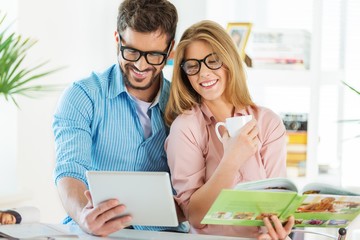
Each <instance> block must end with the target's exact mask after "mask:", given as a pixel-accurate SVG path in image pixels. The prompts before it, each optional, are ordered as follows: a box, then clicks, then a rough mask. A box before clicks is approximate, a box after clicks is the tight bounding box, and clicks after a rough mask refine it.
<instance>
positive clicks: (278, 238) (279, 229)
mask: <svg viewBox="0 0 360 240" xmlns="http://www.w3.org/2000/svg"><path fill="white" fill-rule="evenodd" d="M270 218H271V221H270V219H269V218H268V217H265V218H264V219H263V221H264V224H265V227H266V229H267V233H262V234H260V235H259V236H258V240H286V239H290V238H289V237H288V235H289V234H290V233H291V229H292V228H293V226H294V223H295V219H294V217H293V216H291V217H289V219H288V221H287V223H286V224H285V226H283V225H282V223H281V221H280V220H279V219H278V217H277V216H275V215H272V216H271V217H270ZM271 222H272V223H271Z"/></svg>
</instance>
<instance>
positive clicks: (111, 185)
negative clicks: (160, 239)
mask: <svg viewBox="0 0 360 240" xmlns="http://www.w3.org/2000/svg"><path fill="white" fill-rule="evenodd" d="M86 177H87V180H88V184H89V190H90V192H91V196H92V200H93V204H94V206H97V205H98V204H99V203H101V202H103V201H105V200H108V199H118V200H119V202H120V203H121V204H124V205H125V206H126V212H125V215H126V214H129V215H131V216H132V219H133V220H132V222H131V225H141V226H172V227H175V226H178V220H177V215H176V209H175V202H174V198H173V192H172V188H171V184H170V177H169V174H168V173H167V172H114V171H87V172H86ZM122 215H124V214H122Z"/></svg>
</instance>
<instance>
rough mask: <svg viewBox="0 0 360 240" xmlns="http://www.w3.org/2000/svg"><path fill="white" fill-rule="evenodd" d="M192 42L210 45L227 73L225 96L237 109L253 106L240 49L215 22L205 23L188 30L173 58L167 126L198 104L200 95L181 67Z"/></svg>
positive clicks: (166, 111)
mask: <svg viewBox="0 0 360 240" xmlns="http://www.w3.org/2000/svg"><path fill="white" fill-rule="evenodd" d="M193 41H204V42H207V43H208V44H210V46H211V47H212V48H213V51H214V52H215V53H216V54H217V55H218V56H219V58H220V60H221V61H222V62H223V64H224V65H223V67H225V69H226V71H227V77H228V79H227V84H228V85H227V86H226V88H225V97H226V99H227V100H228V101H229V102H230V103H232V104H233V105H234V106H237V107H239V106H244V107H245V106H253V107H255V104H254V102H253V101H252V100H251V97H250V93H249V90H248V87H247V84H246V76H245V72H244V69H243V65H242V64H243V61H242V59H241V57H240V54H239V53H238V50H237V48H236V46H235V44H234V42H233V40H232V38H231V37H230V35H229V34H228V33H227V32H226V31H225V29H224V28H223V27H222V26H220V25H219V24H217V23H216V22H213V21H209V20H204V21H200V22H198V23H196V24H194V25H192V26H191V27H189V28H188V29H187V30H186V31H185V32H184V33H183V35H182V36H181V39H180V41H179V44H178V46H177V47H176V50H175V56H174V70H173V76H172V82H171V87H170V97H169V102H168V104H167V106H166V110H165V122H166V124H167V125H168V126H170V125H171V123H172V122H173V121H174V120H175V118H176V117H177V116H178V115H180V114H182V113H184V112H185V111H186V110H190V109H191V108H192V107H193V106H194V105H195V104H199V103H200V101H201V96H200V95H199V94H198V93H197V92H196V91H195V90H194V89H193V87H192V86H191V84H190V81H189V79H188V77H187V75H186V74H185V72H184V71H183V70H182V68H181V66H180V65H181V63H182V61H184V53H185V50H186V48H187V47H188V46H189V44H191V43H192V42H193Z"/></svg>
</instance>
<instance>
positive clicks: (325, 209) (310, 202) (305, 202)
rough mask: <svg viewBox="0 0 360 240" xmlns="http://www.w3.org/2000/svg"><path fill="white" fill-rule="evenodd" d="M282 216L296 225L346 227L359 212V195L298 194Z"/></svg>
mask: <svg viewBox="0 0 360 240" xmlns="http://www.w3.org/2000/svg"><path fill="white" fill-rule="evenodd" d="M295 202H296V204H293V205H291V207H289V209H288V211H286V212H284V217H288V216H290V215H293V216H294V217H295V226H297V227H347V226H348V225H349V224H350V223H351V221H352V220H354V219H355V218H356V216H358V215H359V213H360V196H344V195H342V196H340V195H325V194H306V195H303V196H298V201H294V203H295Z"/></svg>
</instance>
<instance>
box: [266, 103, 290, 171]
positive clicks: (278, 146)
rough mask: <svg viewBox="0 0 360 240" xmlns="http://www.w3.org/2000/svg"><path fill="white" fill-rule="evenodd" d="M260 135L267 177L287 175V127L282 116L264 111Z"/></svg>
mask: <svg viewBox="0 0 360 240" xmlns="http://www.w3.org/2000/svg"><path fill="white" fill-rule="evenodd" d="M259 119H262V122H261V123H259V124H261V128H260V131H263V132H262V133H260V134H259V136H260V137H261V138H263V139H260V141H261V142H262V148H261V150H260V155H261V158H262V161H263V164H264V167H265V171H266V176H267V178H272V177H285V176H286V129H285V126H284V124H283V122H282V120H281V118H280V117H279V116H278V115H277V114H275V113H274V112H272V111H271V110H267V111H264V116H263V117H262V118H259Z"/></svg>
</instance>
